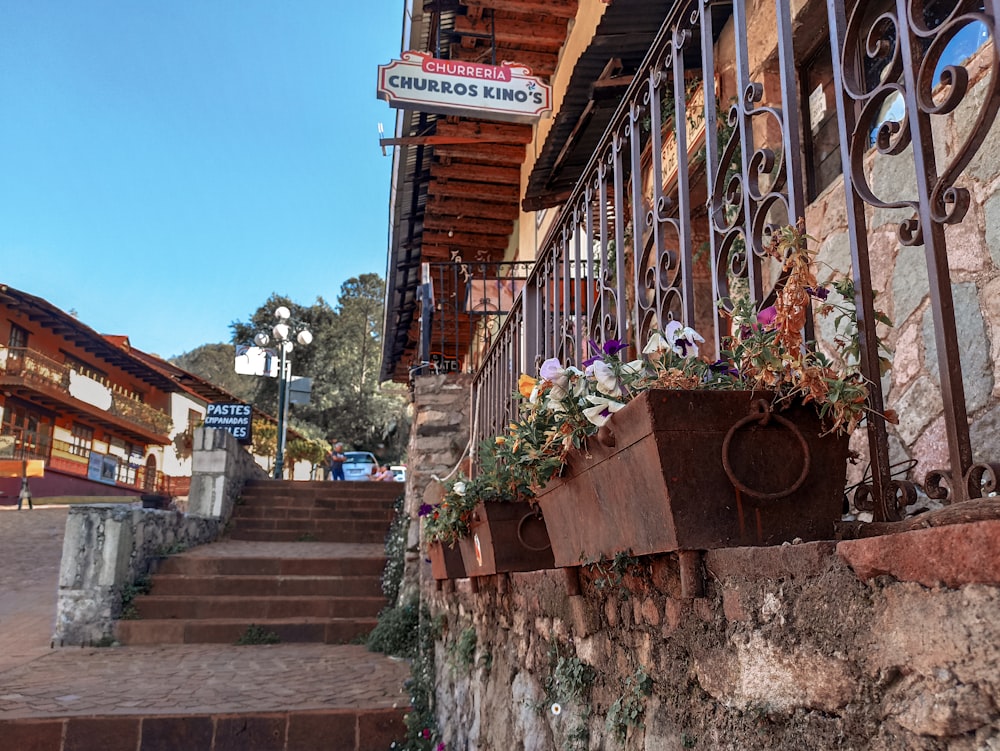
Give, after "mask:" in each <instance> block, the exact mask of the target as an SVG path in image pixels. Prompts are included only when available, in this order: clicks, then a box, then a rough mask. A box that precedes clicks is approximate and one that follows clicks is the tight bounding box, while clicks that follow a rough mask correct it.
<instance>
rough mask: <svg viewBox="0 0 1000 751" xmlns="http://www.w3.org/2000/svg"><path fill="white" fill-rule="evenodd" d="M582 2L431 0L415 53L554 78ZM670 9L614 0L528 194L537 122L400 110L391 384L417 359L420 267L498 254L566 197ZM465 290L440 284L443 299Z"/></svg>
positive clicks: (456, 344) (389, 333)
mask: <svg viewBox="0 0 1000 751" xmlns="http://www.w3.org/2000/svg"><path fill="white" fill-rule="evenodd" d="M577 5H578V3H577V0H428V2H425V3H423V5H422V6H421V5H420V3H419V0H418V2H417V3H415V7H414V9H413V14H412V18H411V36H410V40H409V45H410V47H409V48H410V49H413V50H416V51H421V52H430V53H431V54H433V55H434V56H435V57H441V58H450V59H453V60H462V61H472V62H480V63H488V64H492V63H500V62H504V61H508V62H516V63H521V64H524V65H527V66H528V67H530V68H531V69H532V73H533V74H534V75H536V76H539V77H541V78H543V79H545V80H549V79H550V78H551V76H552V74H553V73H554V72H555V70H556V65H557V63H558V61H559V55H560V52H561V50H562V47H563V45H564V44H565V41H566V37H567V35H568V31H569V24H570V22H571V21H572V20H573V19H575V18H576V14H577ZM670 5H672V0H616V2H614V3H611V4H610V5H609V6H608V7H607V9H605V11H604V15H603V16H602V20H601V21H600V23H599V25H598V31H597V34H596V35H595V37H594V39H593V40H592V42H591V44H590V46H589V47H588V49H587V51H586V52H585V53H584V55H583V57H582V58H581V60H580V62H578V64H577V66H576V68H575V69H574V71H575V72H574V74H573V75H572V77H571V78H572V80H571V84H570V90H569V91H567V92H566V95H565V97H564V100H563V104H562V107H561V109H560V111H559V112H558V113H556V115H555V117H556V122H555V125H554V127H553V130H552V133H550V135H549V137H548V138H547V140H546V143H545V146H544V149H543V152H542V156H543V157H545V161H544V163H536V166H535V168H534V170H533V171H532V175H531V181H530V182H529V185H528V191H527V193H526V194H524V195H522V188H521V167H522V165H523V163H524V160H525V157H526V146H527V144H529V143H531V140H532V137H533V126H531V125H523V124H510V123H498V122H491V121H488V120H479V119H475V118H470V117H464V116H444V115H435V114H430V113H425V112H417V111H412V110H399V111H398V112H397V127H396V134H397V138H394V139H386V141H385V142H386V143H390V144H392V145H394V147H395V148H394V150H393V173H392V174H393V177H392V183H393V187H392V195H391V199H390V214H391V216H390V239H389V259H388V264H387V272H386V282H387V285H386V311H385V326H384V333H383V354H382V370H381V378H382V380H395V381H400V382H406V381H408V380H409V369H410V367H411V365H413V364H414V363H415V362H416V360H417V349H418V344H419V339H420V332H419V316H420V310H419V297H418V295H419V286H420V282H421V264H422V263H423V262H448V261H453V260H455V259H461V260H462V261H465V262H468V263H475V262H497V261H501V260H503V258H504V255H505V253H506V251H507V249H508V247H509V246H510V244H511V236H512V235H513V233H514V230H515V227H516V222H517V219H518V217H519V215H520V209H521V207H523V208H524V209H525V210H527V211H533V210H537V209H539V208H544V207H546V206H555V205H558V204H559V198H560V197H562V196H564V195H568V191H569V189H571V188H572V186H573V185H574V184H575V182H576V180H577V179H578V178H579V175H580V172H581V170H582V169H583V167H584V166H585V165H586V164H587V162H588V161H589V159H590V157H591V155H592V151H593V148H594V147H595V145H596V143H597V140H598V139H599V138H600V135H601V133H603V130H604V128H605V126H606V125H607V121H608V120H609V119H610V117H611V115H612V114H613V112H614V109H615V107H616V106H617V104H618V101H619V99H620V97H621V95H622V94H623V93H624V91H625V89H626V88H627V86H628V83H630V82H631V73H632V72H633V71H634V70H635V69H637V68H638V65H639V63H641V61H642V59H643V57H644V55H645V53H646V52H647V50H648V48H649V46H650V44H651V42H652V40H653V38H654V37H655V35H656V32H657V31H658V29H659V27H660V24H661V23H662V21H663V19H664V18H665V17H666V15H667V11H668V10H669V7H670ZM494 44H495V53H494ZM595 82H597V83H596V84H595ZM594 102H596V103H597V104H596V105H595V104H593V103H594ZM588 105H589V106H588ZM584 126H585V127H584ZM560 144H562V146H560ZM567 186H568V187H567ZM461 294H462V290H457V289H454V290H453V289H435V298H436V299H441V298H442V297H448V298H451V297H457V296H460V295H461ZM436 325H437V324H436ZM443 328H444V329H445V330H447V331H450V332H453V333H452V334H450V336H451V338H452V339H454V341H449V345H452V346H453V348H454V350H455V351H458V352H462V351H465V349H466V348H467V347H468V346H469V345H470V344H471V339H472V336H473V328H474V327H472V326H470V325H454V326H452V325H445V326H443Z"/></svg>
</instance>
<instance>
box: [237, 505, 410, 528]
mask: <svg viewBox="0 0 1000 751" xmlns="http://www.w3.org/2000/svg"><path fill="white" fill-rule="evenodd" d="M392 517H393V512H392V510H391V509H385V508H373V507H370V506H357V505H354V506H347V505H342V504H340V503H339V502H330V503H326V502H321V505H316V506H274V505H271V504H267V503H261V504H258V505H254V506H238V507H237V508H236V510H235V512H234V513H233V518H234V519H261V518H270V519H371V520H375V521H380V522H383V523H387V522H390V521H392Z"/></svg>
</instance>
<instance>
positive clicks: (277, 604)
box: [116, 480, 403, 645]
mask: <svg viewBox="0 0 1000 751" xmlns="http://www.w3.org/2000/svg"><path fill="white" fill-rule="evenodd" d="M402 490H403V486H402V485H401V484H398V483H388V482H381V483H377V482H284V481H279V480H264V481H256V482H253V483H249V484H248V485H247V486H246V487H245V488H244V492H243V496H242V499H241V502H240V503H239V504H238V505H237V506H236V509H235V511H234V514H233V519H232V524H231V532H230V534H229V535H228V538H227V539H225V540H222V541H220V542H217V543H212V544H209V545H203V546H200V547H198V548H194V549H192V550H190V551H186V552H184V553H180V554H178V555H174V556H171V557H169V558H168V559H166V561H165V562H164V563H163V564H162V565H161V566H160V568H159V569H158V571H157V572H156V573H155V574H154V575H153V577H152V582H151V588H150V592H149V593H148V594H144V595H139V596H137V597H136V598H135V600H134V601H133V603H132V604H133V614H134V618H133V619H130V620H121V621H118V623H117V631H116V633H117V638H118V640H119V641H120V642H121V643H122V644H126V645H139V644H204V643H215V644H234V643H236V642H237V641H239V640H240V639H241V638H243V639H244V640H246V639H247V638H249V637H251V635H252V634H255V635H256V640H261V639H262V638H265V637H271V638H273V637H277V639H279V640H280V641H281V642H321V643H326V644H342V643H346V642H349V641H351V640H354V639H356V638H358V637H360V636H362V635H364V634H366V633H368V632H369V631H371V629H372V628H374V626H375V624H376V617H377V615H378V613H379V611H380V610H381V609H382V608H383V607H384V606H385V604H386V603H385V598H384V596H383V594H382V589H381V576H382V571H383V569H384V567H385V556H384V540H385V535H386V532H387V531H388V527H389V522H390V520H391V518H392V515H393V502H394V501H395V499H396V498H397V497H398V496H399V495H400V494H401V493H402ZM272 635H273V636H272Z"/></svg>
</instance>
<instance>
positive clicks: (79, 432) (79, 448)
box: [69, 422, 94, 456]
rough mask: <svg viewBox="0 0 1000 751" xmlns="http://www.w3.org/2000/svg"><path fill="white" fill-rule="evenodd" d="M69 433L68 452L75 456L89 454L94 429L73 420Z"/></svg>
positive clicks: (92, 442)
mask: <svg viewBox="0 0 1000 751" xmlns="http://www.w3.org/2000/svg"><path fill="white" fill-rule="evenodd" d="M71 433H72V435H71V437H70V444H69V453H71V454H75V455H76V456H90V451H91V449H92V448H93V447H94V429H93V428H88V427H87V426H86V425H81V424H80V423H78V422H75V423H73V429H72V430H71Z"/></svg>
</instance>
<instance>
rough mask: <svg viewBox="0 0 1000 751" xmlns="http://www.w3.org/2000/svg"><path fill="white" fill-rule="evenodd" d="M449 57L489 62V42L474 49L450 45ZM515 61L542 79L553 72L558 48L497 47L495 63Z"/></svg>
mask: <svg viewBox="0 0 1000 751" xmlns="http://www.w3.org/2000/svg"><path fill="white" fill-rule="evenodd" d="M451 59H452V60H461V61H463V62H472V63H487V64H488V63H489V62H490V58H489V44H488V43H487V44H486V45H485V46H482V47H476V48H474V49H464V48H462V47H460V46H459V45H457V44H456V45H452V47H451ZM504 61H506V62H510V63H516V64H517V65H524V66H525V67H527V68H529V69H530V70H531V73H532V75H535V76H538V77H540V78H543V79H548V78H551V76H552V74H553V73H555V70H556V65H557V64H558V63H559V50H558V49H553V50H552V51H550V52H542V51H539V50H524V49H514V48H511V47H498V49H497V63H502V62H504Z"/></svg>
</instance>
